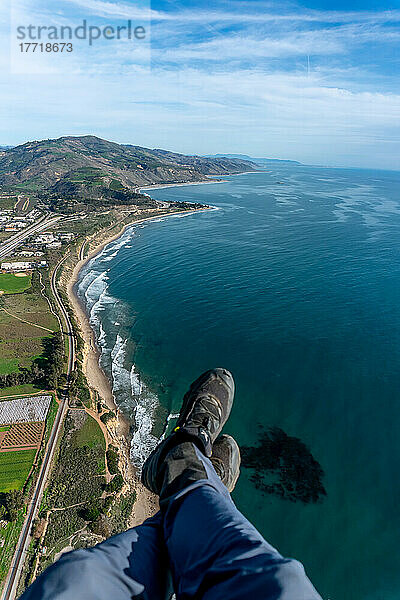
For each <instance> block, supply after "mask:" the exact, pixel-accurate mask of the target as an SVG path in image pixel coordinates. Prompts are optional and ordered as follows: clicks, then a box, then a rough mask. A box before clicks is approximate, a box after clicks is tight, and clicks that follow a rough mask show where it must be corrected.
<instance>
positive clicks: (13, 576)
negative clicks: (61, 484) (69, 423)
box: [1, 254, 75, 600]
mask: <svg viewBox="0 0 400 600" xmlns="http://www.w3.org/2000/svg"><path fill="white" fill-rule="evenodd" d="M68 256H69V255H68V254H67V255H66V256H64V258H62V259H61V260H60V261H59V263H58V264H57V265H56V267H55V269H54V271H53V274H52V277H51V290H52V293H53V295H54V299H55V301H56V303H57V305H58V308H59V309H60V312H61V314H62V316H63V319H64V321H65V326H66V331H65V334H66V335H67V337H68V370H67V383H66V386H65V389H64V391H63V395H62V398H61V402H60V406H59V409H58V412H57V415H56V418H55V421H54V425H53V429H52V430H51V434H50V438H49V441H48V443H47V447H46V451H45V455H44V457H43V461H42V464H41V467H40V471H39V476H38V478H37V482H36V486H35V490H34V492H33V496H32V500H31V501H30V503H29V505H28V508H27V513H26V518H25V522H24V525H23V527H22V531H21V534H20V537H19V540H18V544H17V547H16V550H15V554H14V557H13V561H12V563H11V568H10V571H9V573H8V577H7V579H6V582H5V585H4V589H3V593H2V596H1V599H2V600H13V599H14V598H15V595H16V591H17V586H18V581H19V577H20V575H21V571H22V567H23V565H24V561H25V558H26V554H27V550H28V547H29V543H30V540H31V529H32V523H33V521H34V519H35V517H36V515H37V514H38V511H39V507H40V502H41V499H42V495H43V490H44V487H45V484H46V480H47V476H48V474H49V470H50V466H51V462H52V459H53V456H54V452H55V449H56V445H57V439H58V436H59V433H60V429H61V424H62V422H63V419H64V416H65V413H66V411H67V408H68V392H69V385H70V378H71V373H72V371H73V370H74V367H75V338H74V331H73V328H72V324H71V320H70V318H69V315H68V312H67V310H66V308H65V306H64V304H63V302H62V299H61V297H60V294H59V292H58V289H57V274H58V270H59V268H60V267H61V265H62V264H63V262H64V261H65V260H66V259H67V257H68Z"/></svg>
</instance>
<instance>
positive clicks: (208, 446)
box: [174, 369, 235, 458]
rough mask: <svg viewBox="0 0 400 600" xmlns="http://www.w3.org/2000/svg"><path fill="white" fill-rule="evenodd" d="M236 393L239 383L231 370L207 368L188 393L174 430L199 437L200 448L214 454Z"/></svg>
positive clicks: (206, 454)
mask: <svg viewBox="0 0 400 600" xmlns="http://www.w3.org/2000/svg"><path fill="white" fill-rule="evenodd" d="M234 394H235V383H234V381H233V377H232V375H231V373H230V372H229V371H227V370H226V369H211V370H210V371H206V372H205V373H203V375H200V377H199V378H198V379H196V381H194V382H193V383H192V385H191V386H190V388H189V390H188V391H187V392H186V394H185V395H184V397H183V404H182V408H181V412H180V415H179V419H178V421H177V423H176V427H175V429H174V432H175V433H178V432H184V434H185V435H186V436H188V435H189V436H194V437H195V438H197V440H198V442H200V450H201V451H202V452H203V454H205V456H207V457H208V458H210V456H211V454H212V446H213V443H214V442H215V440H216V439H217V437H218V436H219V434H220V433H221V431H222V428H223V426H224V425H225V423H226V422H227V420H228V417H229V414H230V412H231V409H232V403H233V396H234Z"/></svg>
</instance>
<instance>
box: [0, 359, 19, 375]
mask: <svg viewBox="0 0 400 600" xmlns="http://www.w3.org/2000/svg"><path fill="white" fill-rule="evenodd" d="M18 370H19V368H18V359H17V358H4V357H0V375H5V374H6V373H17V371H18Z"/></svg>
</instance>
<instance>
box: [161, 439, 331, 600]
mask: <svg viewBox="0 0 400 600" xmlns="http://www.w3.org/2000/svg"><path fill="white" fill-rule="evenodd" d="M196 453H197V455H198V458H199V460H200V461H201V462H202V463H203V466H204V468H205V470H206V473H207V479H202V480H200V481H196V482H195V483H192V484H191V485H189V486H188V487H187V488H186V489H184V490H182V491H180V492H178V493H177V494H175V495H174V496H173V497H171V498H168V499H167V500H166V501H165V502H164V503H163V504H162V506H163V512H164V537H165V541H166V545H167V549H168V555H169V560H170V565H171V569H172V574H173V579H174V587H175V591H176V596H177V600H189V599H200V598H201V599H202V600H236V599H237V600H246V599H247V598H248V599H249V600H261V599H262V600H320V596H319V594H318V593H317V592H316V590H315V589H314V587H313V586H312V584H311V583H310V581H309V579H308V578H307V576H306V575H305V572H304V568H303V566H302V565H301V564H300V563H299V562H297V561H296V560H293V559H287V558H283V557H282V556H281V555H280V554H279V553H278V552H277V550H275V548H273V547H272V546H270V544H268V543H267V542H266V541H265V540H264V538H263V537H262V535H261V534H260V533H259V532H258V531H257V530H256V529H255V527H253V525H251V523H249V521H248V520H247V519H245V517H244V516H243V515H242V514H241V513H240V512H239V511H238V510H237V508H236V507H235V505H234V503H233V501H232V500H231V497H230V495H229V493H228V491H227V489H226V488H225V486H224V485H223V484H222V482H221V481H220V479H219V478H218V476H217V475H216V473H215V471H214V469H213V467H212V465H211V463H210V461H209V460H208V459H207V458H205V457H204V456H203V454H202V453H201V452H200V451H198V450H197V449H196Z"/></svg>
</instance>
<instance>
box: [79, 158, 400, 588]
mask: <svg viewBox="0 0 400 600" xmlns="http://www.w3.org/2000/svg"><path fill="white" fill-rule="evenodd" d="M279 182H282V183H279ZM399 184H400V173H394V172H384V171H364V170H350V169H348V170H347V169H346V170H344V169H328V168H311V167H274V168H273V170H270V171H269V172H266V173H257V174H248V175H241V176H232V177H229V178H228V181H227V183H223V184H221V183H216V184H212V185H199V186H190V187H178V188H168V189H159V190H154V191H153V192H152V195H153V196H154V197H155V198H158V199H160V200H188V201H196V202H206V203H209V204H212V205H213V206H216V207H218V210H213V211H209V212H206V213H198V214H194V215H191V216H184V217H172V218H167V219H162V220H159V221H158V222H155V223H154V222H153V223H151V224H143V225H139V226H136V227H134V228H132V229H130V230H128V231H127V232H126V233H125V234H124V235H123V237H122V238H120V239H119V240H118V241H117V242H113V243H112V244H110V245H109V246H107V248H106V249H105V250H104V251H103V252H102V253H101V255H99V256H98V257H97V258H96V259H94V260H92V261H91V262H90V263H89V264H88V265H87V266H86V267H85V269H84V270H83V271H82V273H81V277H80V283H79V293H80V295H81V297H82V298H83V299H84V300H85V302H86V304H87V308H88V311H89V312H90V315H91V322H92V324H93V326H94V328H95V330H96V333H97V338H98V343H99V347H100V348H101V351H102V358H101V364H102V366H103V368H104V369H105V370H106V372H107V373H108V374H109V375H110V377H112V379H113V384H114V393H115V397H116V399H117V401H118V403H119V404H120V405H121V407H122V408H123V409H124V410H125V411H126V412H127V414H129V415H130V417H131V419H132V422H133V423H134V429H135V434H134V440H133V447H132V455H133V458H134V460H135V461H136V462H138V463H140V462H141V461H142V460H143V458H144V454H145V453H146V452H148V451H149V450H150V449H151V447H152V446H153V445H154V443H155V440H156V438H155V436H159V435H160V434H161V433H162V430H163V425H164V423H165V420H166V418H167V417H168V415H171V414H174V413H176V412H177V411H178V410H179V406H180V399H181V397H182V395H183V393H184V391H185V389H186V387H187V386H188V384H189V383H190V382H191V380H192V379H194V378H195V377H196V376H197V375H198V374H199V373H201V372H202V371H203V370H205V369H207V368H210V367H213V366H225V367H227V368H228V369H230V370H231V371H232V372H233V373H234V375H235V379H236V383H237V394H236V400H235V406H234V410H233V413H232V416H231V419H230V421H229V423H228V425H227V427H226V431H227V432H229V433H232V434H233V435H235V437H236V438H237V439H238V441H239V443H240V444H245V445H253V446H254V445H257V440H258V436H259V425H260V424H261V425H263V426H271V425H277V426H279V427H281V428H282V429H284V430H285V431H286V432H287V433H288V434H289V435H292V436H296V437H299V438H300V439H301V440H302V441H304V442H305V443H306V444H307V446H308V447H309V448H310V450H311V452H312V454H313V455H314V457H315V458H316V459H317V460H318V462H319V463H320V464H321V466H322V468H323V470H324V471H325V477H324V485H325V488H326V491H327V496H326V498H325V499H324V500H323V501H322V502H321V503H319V504H307V505H304V504H301V503H291V502H288V501H286V500H282V499H279V498H276V497H273V496H263V495H262V494H261V492H260V491H258V490H256V488H255V487H254V485H253V483H252V482H251V481H250V478H249V477H250V474H251V473H250V472H249V471H248V470H247V469H243V471H242V475H241V477H240V480H239V483H238V486H237V489H236V490H235V492H234V498H235V501H236V502H237V504H238V506H239V508H240V509H241V510H242V511H243V512H244V513H245V514H246V515H247V516H248V517H249V518H250V519H251V520H252V521H253V522H254V524H255V525H256V526H257V527H258V528H259V529H260V530H261V531H262V533H263V534H264V535H265V536H266V537H267V539H268V540H269V541H270V542H271V543H272V544H274V545H275V546H277V547H278V548H279V550H280V551H281V552H282V553H284V554H286V555H289V556H294V557H296V558H298V559H300V560H301V561H302V562H303V563H304V564H305V567H306V570H307V572H308V573H309V575H310V577H311V578H312V580H313V581H314V583H315V585H316V587H317V589H318V590H319V591H320V593H321V594H323V596H324V597H325V598H330V599H331V600H372V599H373V600H381V599H382V600H392V599H393V600H394V599H397V598H399V597H400V596H399V595H400V569H399V564H400V563H399V559H400V553H399V544H398V541H399V540H398V536H399V533H398V532H399V531H400V516H399V510H398V502H399V492H400V482H399V479H400V478H399V475H398V469H399V459H400V445H399V430H400V407H399V398H398V396H399V379H400V375H399V373H400V369H399V367H400V360H399V359H400V294H399V292H400V193H399V189H400V186H399ZM133 365H134V366H133ZM160 406H161V408H160Z"/></svg>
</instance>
